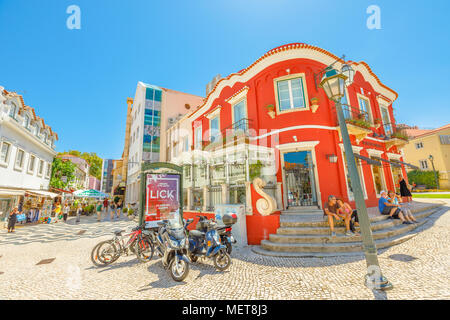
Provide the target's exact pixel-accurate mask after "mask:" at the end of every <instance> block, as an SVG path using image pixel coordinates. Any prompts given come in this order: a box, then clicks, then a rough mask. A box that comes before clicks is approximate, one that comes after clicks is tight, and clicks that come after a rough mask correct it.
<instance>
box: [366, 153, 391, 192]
mask: <svg viewBox="0 0 450 320" xmlns="http://www.w3.org/2000/svg"><path fill="white" fill-rule="evenodd" d="M370 156H371V155H370V154H369V158H370ZM373 166H374V165H373V164H371V165H370V173H371V174H372V182H373V190H374V191H375V194H376V197H377V198H380V197H381V195H380V194H379V193H377V185H376V184H375V177H374V175H373ZM380 170H381V190H385V191H387V190H386V177H385V175H384V169H383V163H381V169H380Z"/></svg>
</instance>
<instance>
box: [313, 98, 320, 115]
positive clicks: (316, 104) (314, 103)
mask: <svg viewBox="0 0 450 320" xmlns="http://www.w3.org/2000/svg"><path fill="white" fill-rule="evenodd" d="M318 108H319V98H318V97H312V98H311V111H312V112H313V113H316V111H317V109H318Z"/></svg>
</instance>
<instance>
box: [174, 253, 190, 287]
mask: <svg viewBox="0 0 450 320" xmlns="http://www.w3.org/2000/svg"><path fill="white" fill-rule="evenodd" d="M178 264H179V266H180V270H177V264H176V263H175V258H173V259H172V260H171V261H170V263H169V272H170V275H171V277H172V279H173V280H175V281H177V282H180V281H183V280H184V279H185V278H186V277H187V275H188V273H189V264H188V263H187V262H186V261H184V260H179V261H178Z"/></svg>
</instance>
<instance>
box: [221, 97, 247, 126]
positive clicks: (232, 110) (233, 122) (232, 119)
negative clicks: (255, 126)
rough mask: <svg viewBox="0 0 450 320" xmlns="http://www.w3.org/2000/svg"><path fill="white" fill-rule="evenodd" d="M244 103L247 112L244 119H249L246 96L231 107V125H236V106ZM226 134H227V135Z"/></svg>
mask: <svg viewBox="0 0 450 320" xmlns="http://www.w3.org/2000/svg"><path fill="white" fill-rule="evenodd" d="M242 101H244V105H245V107H244V110H245V117H244V119H248V112H247V111H248V110H247V96H245V97H244V98H242V99H240V100H238V101H236V103H233V104H232V105H231V124H232V125H233V124H235V123H236V120H235V119H234V107H235V106H237V105H238V104H239V103H241V102H242ZM225 134H226V133H225Z"/></svg>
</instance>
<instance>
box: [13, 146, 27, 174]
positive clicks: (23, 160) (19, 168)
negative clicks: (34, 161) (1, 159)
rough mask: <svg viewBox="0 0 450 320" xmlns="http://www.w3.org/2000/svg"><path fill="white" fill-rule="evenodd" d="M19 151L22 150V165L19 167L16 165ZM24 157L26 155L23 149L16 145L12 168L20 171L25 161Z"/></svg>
mask: <svg viewBox="0 0 450 320" xmlns="http://www.w3.org/2000/svg"><path fill="white" fill-rule="evenodd" d="M19 151H22V152H23V156H22V165H21V166H20V167H19V166H17V159H18V156H19ZM25 157H26V153H25V150H23V149H21V148H19V147H17V149H16V157H15V159H14V169H15V170H17V171H20V172H22V171H23V166H24V163H25Z"/></svg>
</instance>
